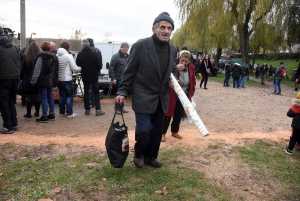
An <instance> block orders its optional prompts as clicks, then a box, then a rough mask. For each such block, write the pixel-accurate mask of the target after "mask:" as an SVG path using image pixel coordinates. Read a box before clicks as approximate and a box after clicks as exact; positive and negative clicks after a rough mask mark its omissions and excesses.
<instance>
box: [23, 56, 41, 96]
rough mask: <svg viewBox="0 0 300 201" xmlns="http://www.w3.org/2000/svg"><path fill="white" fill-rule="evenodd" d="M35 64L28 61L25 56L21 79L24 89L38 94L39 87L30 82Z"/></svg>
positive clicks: (27, 92) (29, 92)
mask: <svg viewBox="0 0 300 201" xmlns="http://www.w3.org/2000/svg"><path fill="white" fill-rule="evenodd" d="M33 70H34V64H33V63H32V62H29V63H27V62H26V60H25V58H24V59H23V60H22V65H21V74H20V79H21V80H22V90H23V91H24V92H25V93H26V94H38V88H37V87H36V86H32V85H31V84H30V80H31V76H32V74H33Z"/></svg>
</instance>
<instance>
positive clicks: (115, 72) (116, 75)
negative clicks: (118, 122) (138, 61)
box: [109, 42, 129, 114]
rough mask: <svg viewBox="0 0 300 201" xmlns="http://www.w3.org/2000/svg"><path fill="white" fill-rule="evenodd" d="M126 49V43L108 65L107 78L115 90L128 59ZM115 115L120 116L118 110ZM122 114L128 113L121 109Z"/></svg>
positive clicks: (118, 85)
mask: <svg viewBox="0 0 300 201" xmlns="http://www.w3.org/2000/svg"><path fill="white" fill-rule="evenodd" d="M128 49H129V45H128V43H126V42H123V43H122V44H121V47H120V50H119V52H118V53H116V54H114V55H113V56H112V57H111V60H110V63H109V77H110V79H111V83H112V84H115V85H116V87H117V90H118V89H119V88H120V84H121V79H122V75H123V72H124V70H125V67H126V63H127V59H128V57H129V54H128ZM117 113H118V114H121V111H120V108H119V109H118V110H117ZM123 113H128V111H127V110H125V109H124V108H123Z"/></svg>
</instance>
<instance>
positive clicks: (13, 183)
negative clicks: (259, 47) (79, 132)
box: [0, 141, 300, 201]
mask: <svg viewBox="0 0 300 201" xmlns="http://www.w3.org/2000/svg"><path fill="white" fill-rule="evenodd" d="M282 147H283V145H282V144H277V143H273V142H265V141H257V142H255V143H254V144H252V145H250V146H247V147H238V148H232V151H231V152H235V153H237V154H238V157H239V158H240V159H241V160H242V161H244V163H246V164H249V165H251V167H252V173H251V174H252V175H253V179H255V178H260V179H266V180H270V181H274V182H277V183H278V185H280V186H284V189H286V190H285V191H284V192H282V193H281V194H279V195H276V196H275V197H270V199H269V200H296V198H299V197H300V177H299V175H300V168H299V165H300V162H299V159H300V154H299V153H294V154H293V155H291V156H289V155H286V154H285V153H284V152H283V151H282ZM208 149H209V150H208V152H207V153H205V154H204V153H196V154H198V156H199V157H205V158H213V157H214V154H213V153H214V152H215V151H217V150H218V149H222V147H221V146H218V145H215V146H209V147H208ZM1 150H3V151H2V152H1V153H0V156H1V165H0V200H8V199H11V200H13V199H14V200H38V199H41V198H46V197H50V198H52V199H54V198H56V199H59V198H60V199H64V200H103V201H105V200H133V201H135V200H136V201H140V200H236V199H237V198H236V197H235V194H234V192H231V191H230V190H229V189H230V188H229V186H227V187H226V185H217V184H215V183H211V182H210V181H209V180H207V179H206V175H205V173H204V172H203V171H200V170H198V168H197V167H193V166H191V165H189V164H187V163H185V162H183V161H181V159H182V158H185V159H186V158H188V157H189V156H190V155H192V154H191V152H192V151H193V150H191V149H171V150H166V151H162V152H161V154H160V159H161V160H162V161H163V163H164V166H163V167H162V168H159V169H153V168H151V167H148V166H145V167H144V168H142V169H137V168H135V167H134V166H133V164H132V156H131V155H130V156H129V158H128V159H127V162H126V164H125V166H124V167H123V168H122V169H113V168H112V167H111V166H110V164H109V162H108V159H107V157H106V154H99V153H96V151H95V153H88V154H87V153H82V154H81V156H79V157H69V156H67V155H61V156H57V157H51V156H48V157H45V158H40V157H38V155H39V154H42V153H41V148H40V147H26V148H24V147H23V148H20V147H16V146H14V145H12V144H6V145H4V146H2V147H1ZM54 150H55V146H54V145H49V146H48V147H47V152H51V151H54ZM17 153H18V154H17ZM20 153H21V154H20ZM48 154H49V153H48ZM194 154H195V152H194ZM13 156H14V157H13ZM194 160H196V159H195V158H190V161H194ZM224 160H226V158H218V159H217V161H216V162H217V163H222V161H224ZM266 193H268V192H266ZM258 198H259V197H258ZM239 199H241V200H245V199H246V200H247V198H245V197H244V198H243V197H239Z"/></svg>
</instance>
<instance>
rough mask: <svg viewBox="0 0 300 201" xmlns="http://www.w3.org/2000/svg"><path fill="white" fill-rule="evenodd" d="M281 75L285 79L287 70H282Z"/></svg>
mask: <svg viewBox="0 0 300 201" xmlns="http://www.w3.org/2000/svg"><path fill="white" fill-rule="evenodd" d="M279 75H280V76H281V77H285V76H286V69H285V68H282V69H281V71H280V73H279Z"/></svg>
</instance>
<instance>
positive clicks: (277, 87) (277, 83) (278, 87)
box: [274, 80, 281, 93]
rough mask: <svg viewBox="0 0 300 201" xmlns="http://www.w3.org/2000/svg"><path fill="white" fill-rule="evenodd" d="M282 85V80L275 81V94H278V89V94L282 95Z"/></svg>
mask: <svg viewBox="0 0 300 201" xmlns="http://www.w3.org/2000/svg"><path fill="white" fill-rule="evenodd" d="M280 83H281V80H275V83H274V93H276V92H277V89H278V93H281V87H280Z"/></svg>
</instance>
